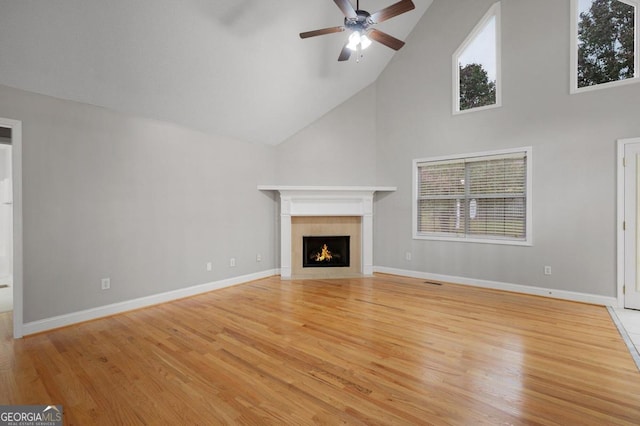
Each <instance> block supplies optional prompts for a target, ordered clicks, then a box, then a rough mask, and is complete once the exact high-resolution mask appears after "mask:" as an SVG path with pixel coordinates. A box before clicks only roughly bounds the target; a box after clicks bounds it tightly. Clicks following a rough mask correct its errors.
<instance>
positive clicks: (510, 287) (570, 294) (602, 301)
mask: <svg viewBox="0 0 640 426" xmlns="http://www.w3.org/2000/svg"><path fill="white" fill-rule="evenodd" d="M374 272H380V273H383V274H391V275H400V276H405V277H410V278H419V279H425V280H432V281H442V282H447V283H451V284H461V285H468V286H473V287H481V288H488V289H493V290H502V291H509V292H514V293H523V294H530V295H534V296H543V297H549V298H553V299H562V300H570V301H573V302H582V303H590V304H593V305H602V306H615V304H616V303H617V300H616V298H615V297H608V296H600V295H597V294H589V293H578V292H574V291H566V290H557V289H550V288H543V287H535V286H530V285H520V284H512V283H503V282H499V281H489V280H479V279H475V278H466V277H456V276H451V275H442V274H432V273H429V272H420V271H409V270H405V269H396V268H387V267H384V266H376V267H375V268H374Z"/></svg>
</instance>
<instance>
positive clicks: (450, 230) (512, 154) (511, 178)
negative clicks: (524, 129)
mask: <svg viewBox="0 0 640 426" xmlns="http://www.w3.org/2000/svg"><path fill="white" fill-rule="evenodd" d="M413 163H414V167H413V168H414V194H415V195H414V206H413V212H414V218H413V226H414V233H413V234H414V238H416V239H438V240H453V241H469V242H493V243H499V244H520V245H530V244H531V148H520V149H515V150H503V151H494V152H489V153H478V154H470V155H465V156H454V157H438V158H429V159H420V160H414V162H413Z"/></svg>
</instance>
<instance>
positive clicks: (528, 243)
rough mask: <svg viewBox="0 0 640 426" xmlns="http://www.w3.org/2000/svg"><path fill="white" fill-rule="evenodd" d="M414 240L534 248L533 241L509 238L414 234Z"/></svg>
mask: <svg viewBox="0 0 640 426" xmlns="http://www.w3.org/2000/svg"><path fill="white" fill-rule="evenodd" d="M413 239H414V240H431V241H455V242H458V243H477V244H498V245H510V246H525V247H531V246H533V242H532V241H531V239H528V240H511V239H507V238H477V237H451V236H438V235H423V234H414V235H413Z"/></svg>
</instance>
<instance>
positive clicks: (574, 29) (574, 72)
mask: <svg viewBox="0 0 640 426" xmlns="http://www.w3.org/2000/svg"><path fill="white" fill-rule="evenodd" d="M617 1H620V2H622V3H626V4H628V5H629V6H633V7H634V8H635V9H634V11H635V13H634V22H633V26H634V29H635V33H634V45H635V52H634V76H633V77H632V78H627V79H624V80H618V81H610V82H608V83H600V84H596V85H594V86H585V87H578V0H571V6H570V11H569V13H570V14H571V16H570V18H571V19H570V27H571V31H570V33H569V61H570V62H571V63H570V64H569V93H570V94H572V95H574V94H577V93H585V92H593V91H594V90H601V89H608V88H611V87H618V86H625V85H627V84H633V83H638V82H640V40H639V37H638V34H639V33H640V29H639V28H638V24H639V23H640V19H639V16H640V11H639V10H640V2H638V1H635V0H617Z"/></svg>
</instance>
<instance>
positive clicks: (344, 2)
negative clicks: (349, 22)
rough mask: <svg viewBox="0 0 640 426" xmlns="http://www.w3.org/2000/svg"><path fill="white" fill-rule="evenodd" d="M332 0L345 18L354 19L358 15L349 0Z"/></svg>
mask: <svg viewBox="0 0 640 426" xmlns="http://www.w3.org/2000/svg"><path fill="white" fill-rule="evenodd" d="M333 1H334V2H335V3H336V4H337V5H338V7H339V8H340V10H341V11H342V13H344V16H346V17H347V18H353V19H355V18H357V17H358V15H357V14H356V10H355V9H354V8H353V5H352V4H351V2H350V1H349V0H333Z"/></svg>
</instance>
